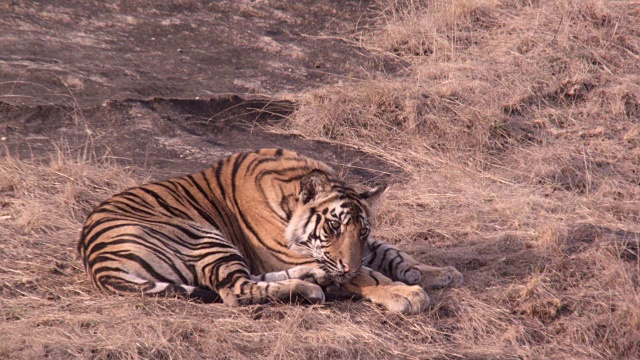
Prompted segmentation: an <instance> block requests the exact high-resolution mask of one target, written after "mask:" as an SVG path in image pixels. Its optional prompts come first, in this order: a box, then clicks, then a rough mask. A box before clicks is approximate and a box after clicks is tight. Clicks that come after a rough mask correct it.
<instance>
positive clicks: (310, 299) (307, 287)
mask: <svg viewBox="0 0 640 360" xmlns="http://www.w3.org/2000/svg"><path fill="white" fill-rule="evenodd" d="M280 284H282V285H284V286H283V288H282V289H279V290H278V292H279V294H277V296H276V297H277V298H278V299H280V300H284V301H290V302H292V303H310V304H324V301H325V297H324V291H322V288H321V287H320V286H318V285H316V284H312V283H310V282H307V281H303V280H298V279H291V280H285V281H282V282H280Z"/></svg>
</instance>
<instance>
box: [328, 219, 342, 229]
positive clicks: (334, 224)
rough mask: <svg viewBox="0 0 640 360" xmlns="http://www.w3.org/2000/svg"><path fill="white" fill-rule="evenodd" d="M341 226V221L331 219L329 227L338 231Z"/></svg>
mask: <svg viewBox="0 0 640 360" xmlns="http://www.w3.org/2000/svg"><path fill="white" fill-rule="evenodd" d="M341 226H342V224H341V223H340V221H335V220H329V227H331V230H333V231H335V232H338V231H339V230H340V227H341Z"/></svg>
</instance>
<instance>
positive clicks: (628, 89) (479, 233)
mask: <svg viewBox="0 0 640 360" xmlns="http://www.w3.org/2000/svg"><path fill="white" fill-rule="evenodd" d="M639 18H640V3H638V2H637V1H613V0H585V1H577V0H562V1H551V0H549V1H546V0H535V1H534V0H531V1H529V0H523V1H497V0H453V1H450V0H446V1H445V0H425V1H399V0H388V1H382V0H381V1H371V2H367V1H347V2H338V1H309V2H295V4H294V2H285V1H228V2H227V1H219V2H198V1H171V2H151V1H135V2H108V3H105V2H97V1H95V2H94V1H82V0H81V1H70V2H67V1H65V2H62V1H51V2H21V1H0V138H1V139H2V143H3V145H4V147H3V149H2V150H1V151H2V158H0V357H2V358H16V359H22V358H25V359H27V358H29V359H30V358H56V359H58V358H96V359H114V358H116V359H119V358H128V359H139V358H145V359H146V358H162V359H192V358H211V359H221V358H225V359H246V358H264V359H272V358H277V359H292V358H310V359H314V358H317V359H329V358H337V359H339V358H362V359H382V358H411V359H423V358H443V359H444V358H471V359H482V358H486V359H496V358H504V359H511V358H513V359H516V358H521V359H524V358H527V359H529V358H531V359H538V358H572V359H580V358H584V359H594V358H595V359H619V358H629V359H632V358H638V356H640V345H639V344H640V310H638V309H640V296H639V294H638V284H639V282H640V273H639V270H640V269H639V268H640V260H639V258H638V240H639V238H640V225H639V224H640V172H639V170H638V169H640V87H639V86H638V84H640V28H638V25H637V24H638V21H639ZM273 146H278V147H285V148H291V149H295V150H298V151H300V152H302V153H304V154H307V155H310V156H313V157H316V158H319V159H322V160H325V161H327V162H329V163H331V164H333V165H334V166H336V167H337V168H338V169H340V171H341V172H342V173H343V174H344V175H345V176H346V177H347V178H349V179H351V180H352V181H354V182H358V183H360V182H366V181H370V182H380V181H386V182H390V183H391V184H392V187H391V191H390V194H389V196H388V198H387V202H386V204H387V205H386V207H385V209H384V211H383V213H382V216H381V222H380V223H379V224H378V227H377V229H376V231H375V233H374V235H375V236H378V237H381V238H383V239H385V240H387V241H389V242H391V243H394V244H397V245H398V246H400V247H402V248H404V249H406V250H408V251H409V252H410V253H412V254H414V255H415V256H416V257H417V258H419V259H421V260H423V261H425V262H427V263H431V264H435V265H452V266H455V267H457V268H458V269H459V270H460V271H462V272H463V274H464V275H465V280H466V282H465V284H464V285H463V286H462V287H459V288H454V289H441V290H434V291H430V292H429V294H430V296H431V298H432V306H431V308H430V309H429V310H428V311H427V312H425V313H423V314H420V315H416V316H402V315H398V314H393V313H389V312H386V311H384V310H382V309H380V308H378V307H376V306H373V305H371V304H370V303H367V302H351V301H337V302H331V303H328V304H325V305H316V306H293V305H264V306H249V307H244V308H236V309H230V308H227V307H225V306H223V305H199V304H194V303H188V302H184V301H180V300H175V299H155V298H139V299H136V298H119V297H114V296H107V295H103V294H100V293H98V292H97V291H95V290H94V289H92V288H91V286H90V284H89V282H88V280H87V279H86V276H85V274H84V273H83V270H82V268H81V264H80V261H79V260H78V259H77V256H76V251H75V244H76V241H77V238H78V234H79V229H80V227H81V224H82V222H83V221H84V217H85V216H86V214H87V213H88V212H89V211H90V210H91V209H92V208H93V207H94V206H95V205H96V204H97V203H98V202H100V201H101V200H103V199H105V198H106V197H108V196H109V195H110V194H113V193H114V192H117V191H119V190H122V189H124V188H126V187H128V186H132V185H135V184H138V183H140V182H143V181H146V180H148V179H149V178H166V177H169V176H173V175H175V174H179V173H184V172H192V171H197V170H200V169H202V168H203V167H204V166H207V164H209V163H211V162H213V161H215V160H217V159H219V158H220V157H222V156H225V155H227V154H230V153H232V152H235V151H242V150H248V149H254V148H259V147H273Z"/></svg>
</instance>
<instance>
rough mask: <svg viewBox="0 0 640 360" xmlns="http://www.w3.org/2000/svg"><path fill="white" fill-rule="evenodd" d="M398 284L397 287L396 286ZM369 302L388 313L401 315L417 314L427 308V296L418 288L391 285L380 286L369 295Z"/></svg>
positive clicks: (414, 286)
mask: <svg viewBox="0 0 640 360" xmlns="http://www.w3.org/2000/svg"><path fill="white" fill-rule="evenodd" d="M396 284H398V285H396ZM369 300H371V302H373V303H374V304H379V305H382V306H384V307H385V308H387V309H388V310H389V311H393V312H399V313H403V314H417V313H419V312H422V311H424V310H425V309H426V308H427V306H429V301H430V300H429V296H428V295H427V293H426V292H425V291H424V289H422V288H421V287H420V286H417V285H406V284H402V283H397V282H396V283H393V285H388V286H381V287H380V288H379V289H376V291H375V293H373V294H370V295H369Z"/></svg>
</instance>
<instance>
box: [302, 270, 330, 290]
mask: <svg viewBox="0 0 640 360" xmlns="http://www.w3.org/2000/svg"><path fill="white" fill-rule="evenodd" d="M305 271H306V273H305V274H303V275H302V276H301V277H300V279H301V280H304V281H306V282H310V283H313V284H318V285H320V286H325V287H326V286H329V285H331V284H333V280H332V279H331V277H329V274H327V273H326V272H325V271H324V270H322V269H318V268H314V267H308V268H307V269H305Z"/></svg>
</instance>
